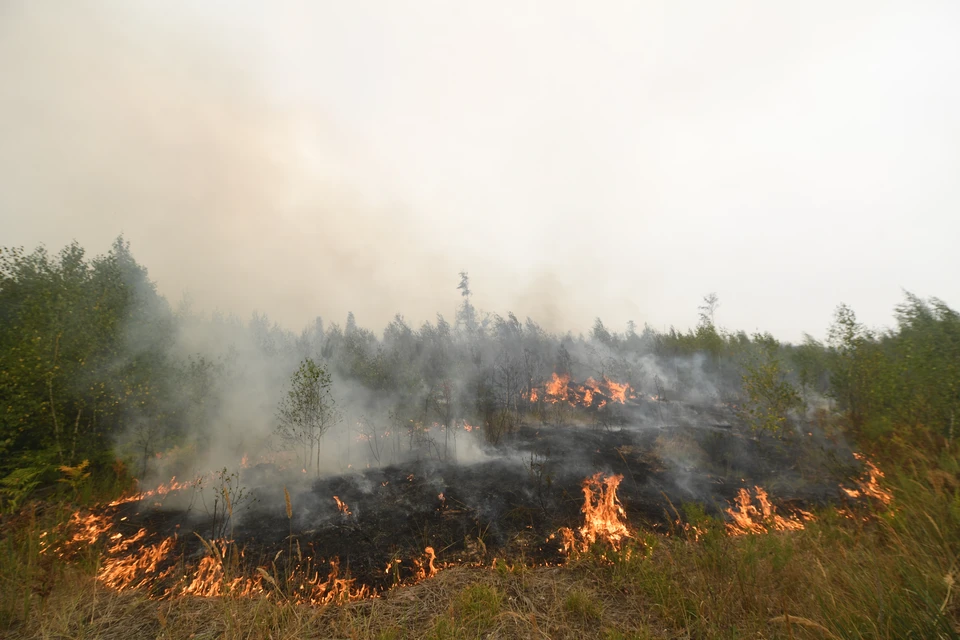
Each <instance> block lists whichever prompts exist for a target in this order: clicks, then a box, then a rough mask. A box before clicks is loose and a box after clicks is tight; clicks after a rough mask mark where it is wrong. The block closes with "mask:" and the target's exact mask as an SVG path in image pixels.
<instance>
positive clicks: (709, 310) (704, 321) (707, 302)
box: [697, 293, 720, 327]
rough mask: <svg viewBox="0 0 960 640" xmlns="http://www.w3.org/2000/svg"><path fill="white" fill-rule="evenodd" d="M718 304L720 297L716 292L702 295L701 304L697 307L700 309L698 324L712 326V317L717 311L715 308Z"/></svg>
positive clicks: (713, 324)
mask: <svg viewBox="0 0 960 640" xmlns="http://www.w3.org/2000/svg"><path fill="white" fill-rule="evenodd" d="M719 306H720V298H719V297H718V296H717V294H716V293H708V294H707V295H705V296H703V304H702V305H700V306H699V307H697V309H698V310H699V311H700V325H701V326H708V327H713V326H715V323H714V317H715V316H716V313H717V308H718V307H719Z"/></svg>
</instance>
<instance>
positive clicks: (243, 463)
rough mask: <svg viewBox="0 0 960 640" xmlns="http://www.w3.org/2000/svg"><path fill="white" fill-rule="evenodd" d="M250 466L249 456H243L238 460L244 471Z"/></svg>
mask: <svg viewBox="0 0 960 640" xmlns="http://www.w3.org/2000/svg"><path fill="white" fill-rule="evenodd" d="M249 466H250V456H248V455H247V454H243V457H242V458H240V467H241V468H243V469H246V468H248V467H249Z"/></svg>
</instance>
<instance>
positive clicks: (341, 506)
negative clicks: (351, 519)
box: [333, 496, 352, 516]
mask: <svg viewBox="0 0 960 640" xmlns="http://www.w3.org/2000/svg"><path fill="white" fill-rule="evenodd" d="M333 500H334V502H336V503H337V509H338V510H339V511H340V513H342V514H343V515H345V516H349V515H350V514H351V513H352V512H351V511H350V508H349V507H348V506H347V503H346V502H344V501H343V500H341V499H340V498H339V496H333Z"/></svg>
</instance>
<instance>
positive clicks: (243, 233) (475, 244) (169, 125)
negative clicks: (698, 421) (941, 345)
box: [0, 0, 960, 339]
mask: <svg viewBox="0 0 960 640" xmlns="http://www.w3.org/2000/svg"><path fill="white" fill-rule="evenodd" d="M188 7H189V8H188ZM958 78H960V3H958V2H956V1H954V0H950V1H945V2H940V3H935V2H919V1H911V2H898V3H883V2H878V1H877V0H870V1H865V2H857V1H846V2H826V1H822V2H821V1H818V0H817V1H808V2H803V3H799V2H796V3H781V2H769V1H760V0H758V1H755V2H752V1H751V2H748V1H729V2H722V3H721V2H707V1H703V2H680V1H669V2H667V1H665V2H641V1H636V0H635V1H623V2H613V1H607V2H573V1H572V0H552V1H550V2H523V1H521V0H484V1H483V2H451V1H450V0H434V1H414V0H409V1H400V0H379V1H361V0H350V1H349V2H307V1H304V2H293V1H287V2H269V3H268V2H258V3H253V2H237V1H236V0H231V1H230V2H227V1H225V0H224V1H217V2H212V1H205V2H198V3H186V2H181V3H170V2H159V1H155V2H146V1H145V0H144V1H133V0H116V1H112V2H110V1H107V0H104V1H101V2H94V1H88V2H81V1H79V0H77V1H72V2H69V3H66V2H61V3H54V2H36V1H31V0H19V1H18V0H2V1H0V141H2V143H0V216H2V223H3V224H2V227H0V229H2V236H0V244H2V245H25V246H27V247H33V246H35V245H37V244H38V243H45V244H47V245H48V247H50V248H52V249H58V248H59V247H60V246H62V245H63V244H65V243H67V242H69V241H70V240H71V239H77V240H78V241H80V243H81V244H82V245H83V246H85V247H86V248H87V249H88V250H90V251H91V252H94V253H99V252H102V251H104V250H106V249H107V247H108V246H109V243H110V241H111V240H112V239H113V238H114V237H115V236H116V235H118V234H120V233H121V232H122V233H124V234H125V235H126V237H127V238H128V239H129V240H130V241H131V243H132V246H133V250H134V254H135V256H136V257H137V258H138V259H139V260H140V261H141V262H143V263H144V264H145V265H146V266H147V267H148V268H149V269H150V273H151V276H152V277H153V278H154V279H155V280H156V281H157V282H158V283H159V286H160V288H161V290H162V291H163V292H164V293H166V294H167V295H168V297H170V298H171V301H172V302H176V301H177V300H178V299H179V297H180V295H181V292H182V291H183V290H185V289H188V290H189V291H190V292H191V293H192V295H193V298H194V299H195V301H196V304H197V305H198V306H200V307H203V308H207V309H213V308H219V309H222V310H225V311H234V312H237V313H239V314H241V315H243V316H246V315H248V314H249V313H250V312H251V311H252V310H254V309H257V310H261V311H266V312H268V313H269V314H270V315H271V317H274V318H275V319H277V320H279V321H280V322H281V323H282V324H284V325H286V326H288V327H289V328H292V329H299V328H300V327H301V326H302V325H304V324H305V323H306V322H307V321H309V320H310V319H312V318H313V317H314V316H316V315H322V316H323V317H324V318H326V319H328V320H336V321H341V322H342V319H343V317H344V316H345V315H346V313H347V311H348V310H353V311H354V312H355V313H356V315H357V319H358V321H359V322H360V323H361V324H362V325H364V326H368V327H371V328H375V329H378V330H379V329H380V328H381V327H382V326H383V324H384V323H385V322H386V321H387V320H388V319H389V318H390V317H392V315H393V314H394V313H396V312H402V313H403V314H404V315H406V316H407V317H408V319H410V320H414V321H420V320H423V319H426V318H432V317H433V314H434V313H435V312H437V311H440V312H443V313H444V314H445V315H446V316H447V317H448V318H452V315H453V309H454V308H455V306H456V304H457V303H458V295H457V291H456V289H455V286H456V284H457V272H458V271H460V270H461V269H466V270H468V271H469V272H470V275H471V279H472V284H473V288H474V291H475V293H476V298H477V303H478V305H479V306H481V307H482V308H484V309H486V310H489V311H497V312H501V313H505V312H506V311H508V310H513V311H515V312H516V313H517V314H518V315H520V316H524V315H527V314H530V315H533V316H534V317H535V318H536V319H539V320H541V321H542V322H543V323H544V324H545V325H547V326H549V327H551V328H554V329H561V328H562V329H567V328H571V329H574V330H584V329H587V328H588V327H589V325H590V324H591V322H592V319H593V318H594V317H595V316H598V315H599V316H600V317H602V318H603V319H604V321H605V322H606V323H607V325H608V326H610V327H613V328H616V329H622V328H623V326H624V325H625V324H626V322H627V320H631V319H632V320H634V321H636V322H637V323H638V324H642V323H643V322H649V323H651V324H652V325H654V326H656V327H658V328H663V327H666V326H669V325H671V324H675V325H677V326H678V327H687V326H690V325H692V324H694V323H695V322H696V314H697V310H696V307H697V305H698V303H699V301H700V298H701V297H702V296H703V295H704V294H705V293H708V292H711V291H715V292H717V294H718V295H719V296H720V299H721V307H720V309H719V311H718V314H717V320H718V323H719V324H721V325H722V326H725V327H727V328H730V329H745V330H747V331H753V330H755V329H766V330H770V331H772V332H773V333H775V334H776V335H778V336H780V337H783V338H786V339H798V338H799V337H800V335H801V332H803V331H808V332H811V333H813V334H814V335H818V336H822V335H823V333H824V330H825V328H826V326H827V325H828V324H829V322H830V317H831V314H832V310H833V308H834V307H835V306H836V305H837V304H838V303H840V302H846V303H848V304H850V305H851V306H853V308H854V309H855V310H856V311H857V312H858V314H859V316H860V317H861V319H862V320H864V321H866V322H868V323H869V324H873V325H879V324H889V323H890V322H891V311H892V308H893V306H894V305H895V304H896V303H897V302H899V301H900V300H901V298H902V295H901V289H903V288H905V289H908V290H910V291H913V292H915V293H917V294H919V295H922V296H930V295H934V296H939V297H941V298H943V299H945V300H946V301H947V302H948V303H950V304H951V305H953V306H954V307H955V308H956V307H958V306H960V279H958V278H957V275H958V274H960V252H958V251H957V250H956V249H955V245H956V244H957V239H958V238H960V207H958V205H960V82H958Z"/></svg>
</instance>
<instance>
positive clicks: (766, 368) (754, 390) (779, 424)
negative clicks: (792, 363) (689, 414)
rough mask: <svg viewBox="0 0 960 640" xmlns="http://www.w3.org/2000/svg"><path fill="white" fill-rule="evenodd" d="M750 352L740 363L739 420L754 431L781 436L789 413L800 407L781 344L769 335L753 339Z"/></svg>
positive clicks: (800, 401) (800, 402)
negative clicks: (741, 363) (741, 396)
mask: <svg viewBox="0 0 960 640" xmlns="http://www.w3.org/2000/svg"><path fill="white" fill-rule="evenodd" d="M753 342H754V349H753V352H752V353H751V354H750V355H749V356H748V357H747V358H746V360H745V361H744V363H743V373H742V394H743V398H742V400H741V402H740V404H739V405H738V413H739V416H740V418H741V419H742V420H743V421H744V422H745V423H746V424H747V425H748V426H749V427H750V428H751V429H753V430H755V431H767V432H770V433H776V434H780V433H783V432H784V430H785V428H786V427H787V425H788V421H789V418H790V413H791V412H792V411H795V410H797V409H800V408H801V407H802V406H803V402H802V400H801V398H800V394H799V393H797V390H796V388H794V386H793V385H792V384H791V383H790V381H789V380H788V372H787V371H786V370H785V369H784V367H783V362H782V359H781V356H780V344H779V343H778V342H777V341H776V340H775V339H774V338H773V337H772V336H770V335H769V334H766V335H761V334H757V335H756V336H754V341H753Z"/></svg>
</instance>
